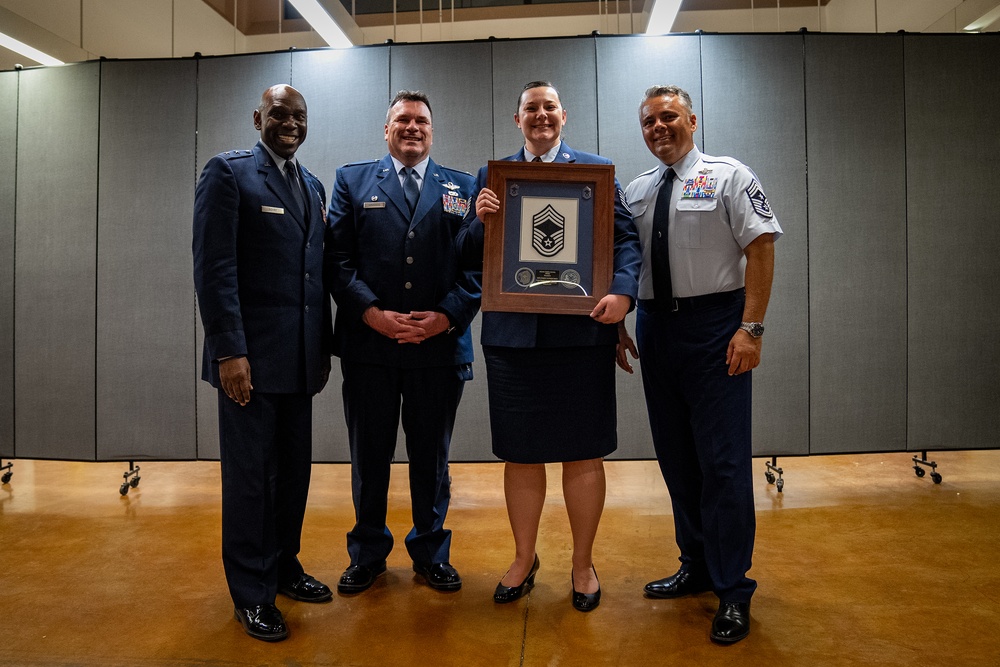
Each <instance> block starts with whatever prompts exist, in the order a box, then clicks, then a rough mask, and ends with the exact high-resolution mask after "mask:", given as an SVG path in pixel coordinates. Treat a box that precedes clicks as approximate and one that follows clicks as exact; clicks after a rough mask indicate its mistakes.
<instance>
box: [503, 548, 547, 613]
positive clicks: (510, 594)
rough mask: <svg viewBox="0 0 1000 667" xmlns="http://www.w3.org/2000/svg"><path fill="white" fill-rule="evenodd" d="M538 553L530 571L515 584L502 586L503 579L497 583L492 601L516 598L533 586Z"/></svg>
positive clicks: (537, 564) (505, 601) (536, 570)
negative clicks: (522, 579)
mask: <svg viewBox="0 0 1000 667" xmlns="http://www.w3.org/2000/svg"><path fill="white" fill-rule="evenodd" d="M540 564H541V563H539V562H538V554H535V562H534V563H532V564H531V571H530V572H528V576H527V577H525V578H524V581H522V582H521V583H520V584H518V585H517V586H504V585H503V580H502V579H501V582H500V583H499V584H497V589H496V590H495V591H493V601H494V602H497V603H499V604H506V603H507V602H513V601H514V600H517V599H518V598H520V597H521V596H523V595H524V594H525V593H527V592H528V591H530V590H531V589H532V588H534V586H535V573H536V572H538V566H539V565H540Z"/></svg>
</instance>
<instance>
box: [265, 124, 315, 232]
mask: <svg viewBox="0 0 1000 667" xmlns="http://www.w3.org/2000/svg"><path fill="white" fill-rule="evenodd" d="M253 152H254V157H256V159H257V172H258V173H260V175H261V176H263V178H264V185H266V186H267V189H268V190H270V191H271V193H272V194H273V195H274V196H275V197H277V198H278V200H279V201H280V202H281V204H282V208H284V209H285V215H286V216H288V217H289V218H291V219H292V220H294V221H295V222H296V224H298V226H299V227H301V228H302V229H303V230H305V229H306V219H305V218H304V217H302V216H299V215H298V212H297V209H298V206H297V205H296V203H295V199H294V198H293V196H292V191H291V190H290V189H289V188H288V181H286V180H285V175H284V174H282V173H281V172H280V171H278V165H276V164H274V160H272V159H271V155H270V154H269V153H268V152H267V150H265V149H264V147H263V146H261V145H260V144H259V143H258V144H257V145H256V146H254V147H253ZM299 179H302V180H303V182H304V179H303V176H302V171H301V169H300V170H299ZM303 196H306V195H305V193H303ZM306 208H307V209H308V204H307V205H306ZM303 215H308V213H307V212H304V213H303Z"/></svg>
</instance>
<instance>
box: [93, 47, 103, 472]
mask: <svg viewBox="0 0 1000 667" xmlns="http://www.w3.org/2000/svg"><path fill="white" fill-rule="evenodd" d="M103 87H104V61H103V60H102V61H101V62H99V63H98V65H97V156H96V157H97V169H95V170H94V171H95V172H96V173H95V181H96V182H95V183H94V190H95V191H94V460H95V461H97V460H98V459H97V438H98V436H99V432H98V429H99V424H98V418H99V415H98V414H97V412H98V410H99V401H98V400H97V396H98V390H99V388H98V386H97V382H98V373H99V371H100V369H99V367H98V362H99V360H98V358H97V340H98V338H99V333H100V332H99V331H98V327H99V322H100V313H99V312H98V308H99V307H100V293H99V288H100V275H99V274H100V271H101V258H100V254H101V95H102V93H103Z"/></svg>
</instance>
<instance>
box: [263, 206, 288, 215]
mask: <svg viewBox="0 0 1000 667" xmlns="http://www.w3.org/2000/svg"><path fill="white" fill-rule="evenodd" d="M260 212H261V213H277V214H278V215H284V214H285V209H283V208H279V207H277V206H261V207H260Z"/></svg>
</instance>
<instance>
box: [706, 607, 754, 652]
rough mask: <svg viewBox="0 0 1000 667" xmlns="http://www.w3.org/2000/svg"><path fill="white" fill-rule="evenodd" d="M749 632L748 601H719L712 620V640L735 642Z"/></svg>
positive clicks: (725, 642) (724, 642)
mask: <svg viewBox="0 0 1000 667" xmlns="http://www.w3.org/2000/svg"><path fill="white" fill-rule="evenodd" d="M748 634H750V603H749V602H720V603H719V611H717V612H715V618H714V619H713V620H712V641H713V642H716V643H717V644H735V643H736V642H738V641H739V640H741V639H743V638H744V637H746V636H747V635H748Z"/></svg>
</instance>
